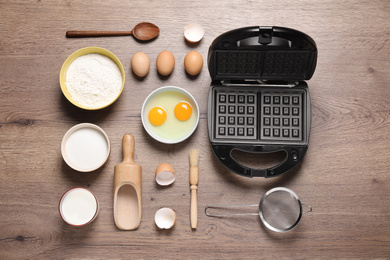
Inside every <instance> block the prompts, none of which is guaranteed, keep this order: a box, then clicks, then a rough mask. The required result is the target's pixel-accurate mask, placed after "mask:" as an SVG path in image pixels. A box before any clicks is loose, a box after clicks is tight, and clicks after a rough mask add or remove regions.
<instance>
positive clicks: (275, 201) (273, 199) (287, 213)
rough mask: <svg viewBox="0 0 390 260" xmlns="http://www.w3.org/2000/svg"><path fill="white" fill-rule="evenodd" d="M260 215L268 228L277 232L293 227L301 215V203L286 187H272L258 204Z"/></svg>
mask: <svg viewBox="0 0 390 260" xmlns="http://www.w3.org/2000/svg"><path fill="white" fill-rule="evenodd" d="M259 207H260V208H259V211H260V217H261V219H262V220H263V223H264V224H265V225H266V226H268V227H269V228H270V229H272V230H274V231H278V232H283V231H287V230H291V229H292V228H294V227H295V226H296V225H297V224H298V222H299V220H300V218H301V216H302V204H301V202H300V201H299V199H298V197H297V196H296V195H295V194H294V193H293V192H292V191H290V190H287V189H273V190H271V191H269V193H267V194H265V195H264V196H263V198H262V200H261V202H260V205H259Z"/></svg>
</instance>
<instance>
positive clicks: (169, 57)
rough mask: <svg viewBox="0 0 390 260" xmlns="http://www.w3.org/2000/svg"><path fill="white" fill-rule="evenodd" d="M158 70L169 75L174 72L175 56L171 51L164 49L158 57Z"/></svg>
mask: <svg viewBox="0 0 390 260" xmlns="http://www.w3.org/2000/svg"><path fill="white" fill-rule="evenodd" d="M156 66H157V71H158V73H160V74H161V75H163V76H168V75H169V74H171V73H172V71H173V68H174V67H175V57H174V56H173V54H172V53H171V52H169V51H162V52H160V54H159V55H158V56H157V59H156Z"/></svg>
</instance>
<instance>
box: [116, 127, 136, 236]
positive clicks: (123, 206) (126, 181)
mask: <svg viewBox="0 0 390 260" xmlns="http://www.w3.org/2000/svg"><path fill="white" fill-rule="evenodd" d="M134 145H135V141H134V136H133V135H131V134H125V135H124V136H123V138H122V147H123V161H122V162H121V163H120V164H117V165H116V166H115V168H114V220H115V224H116V226H117V227H118V228H119V229H122V230H134V229H136V228H137V227H138V226H139V224H140V222H141V205H142V203H141V202H142V196H141V192H142V167H141V166H140V165H138V164H136V163H135V162H134Z"/></svg>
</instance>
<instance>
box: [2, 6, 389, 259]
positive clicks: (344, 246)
mask: <svg viewBox="0 0 390 260" xmlns="http://www.w3.org/2000/svg"><path fill="white" fill-rule="evenodd" d="M389 13H390V2H388V1H384V0H383V1H380V0H372V1H364V0H357V1H344V2H340V1H336V0H325V1H309V0H298V1H249V0H248V1H233V0H214V1H206V0H201V1H199V0H198V1H193V0H189V1H119V0H110V1H106V0H97V1H93V2H89V1H81V0H66V1H59V0H57V1H45V0H36V1H33V0H30V1H21V0H16V1H0V259H27V258H28V259H34V258H35V259H44V258H48V259H57V258H135V259H161V258H162V259H183V258H189V259H199V258H202V259H203V258H206V259H221V258H233V259H242V258H247V259H262V258H264V259H272V258H274V259H281V258H309V259H312V258H318V259H332V258H388V257H389V256H390V131H389V129H390V102H389V100H390V73H389V68H390V35H389V31H390V20H389ZM143 21H146V22H151V23H154V24H156V25H157V26H158V27H159V28H160V35H159V36H158V37H157V38H156V39H155V40H154V41H151V42H148V43H141V42H138V41H136V40H135V39H134V38H133V37H114V38H82V39H68V38H66V37H65V33H66V31H68V30H101V31H103V30H104V31H114V30H115V31H120V30H129V28H132V27H133V26H134V25H135V24H137V23H139V22H143ZM194 22H196V23H199V24H201V25H202V26H203V27H204V28H205V36H204V38H203V40H202V41H201V42H200V43H199V44H196V45H192V44H187V43H186V42H185V40H184V37H183V28H184V26H185V25H187V24H189V23H194ZM252 25H278V26H285V27H291V28H294V29H298V30H301V31H303V32H305V33H307V34H309V35H310V36H311V37H312V38H314V39H315V41H316V42H317V46H318V50H319V58H318V64H317V68H316V72H315V74H314V76H313V78H312V79H311V80H310V81H308V84H309V89H310V94H311V102H312V127H311V136H310V145H309V150H308V152H307V154H306V156H305V158H304V160H303V163H302V164H301V165H300V166H299V167H298V168H297V169H294V170H293V171H292V172H290V173H288V174H286V175H284V176H281V177H278V178H275V179H246V178H243V177H239V176H237V175H234V174H232V173H229V172H228V171H227V170H226V169H225V168H224V167H223V166H222V165H221V164H220V163H219V162H218V161H217V159H216V158H214V155H213V154H212V151H211V149H210V147H209V142H208V135H207V116H206V114H207V113H206V112H207V98H208V90H209V86H210V82H211V80H210V77H209V74H208V70H207V66H206V62H205V64H204V67H203V69H202V71H201V73H200V75H198V76H197V77H189V76H187V74H186V73H185V70H184V66H183V60H184V57H185V55H186V53H188V52H189V51H191V50H196V51H198V52H200V53H201V54H202V56H203V58H204V60H205V61H206V60H207V59H206V57H207V51H208V47H209V46H210V44H211V42H212V41H213V39H214V38H215V37H217V36H218V35H220V34H221V33H223V32H226V31H228V30H231V29H235V28H239V27H244V26H252ZM87 46H98V47H103V48H106V49H108V50H110V51H111V52H113V53H114V54H115V55H116V56H117V57H118V58H119V59H120V60H121V62H122V64H123V66H124V68H125V71H126V85H125V89H124V91H123V93H122V95H121V97H120V98H119V99H118V100H117V102H115V103H114V104H113V105H112V106H110V107H108V108H106V109H103V110H100V111H84V110H81V109H78V108H76V107H74V106H73V105H72V104H70V103H69V102H68V101H67V100H66V99H65V97H64V96H63V95H62V93H61V91H60V87H59V82H58V78H59V71H60V69H61V66H62V63H63V62H64V61H65V59H66V58H67V57H68V56H69V55H70V54H71V53H72V52H74V51H76V50H77V49H80V48H82V47H87ZM163 50H169V51H171V52H172V53H173V54H174V56H175V58H176V66H175V69H174V71H173V73H172V74H171V75H170V76H169V77H160V76H159V75H158V74H157V71H156V66H155V60H156V57H157V55H158V53H159V52H161V51H163ZM137 51H143V52H145V53H147V54H148V56H149V58H150V60H151V68H150V72H149V74H148V76H147V77H146V78H144V79H138V78H136V77H135V76H134V75H133V73H132V72H131V68H130V59H131V56H132V54H134V53H135V52H137ZM165 85H173V86H180V87H183V88H184V89H186V90H188V91H189V92H190V93H191V94H192V95H193V96H194V97H195V99H196V100H197V101H198V104H199V108H200V122H199V126H198V128H197V130H196V132H195V133H194V135H193V136H192V137H191V138H190V139H189V140H187V141H185V142H183V143H180V144H176V145H165V144H160V143H158V142H156V141H154V140H152V139H151V138H150V137H149V136H148V135H147V133H146V132H145V131H144V129H143V127H142V125H141V119H140V110H141V106H142V103H143V101H144V99H145V98H146V97H147V95H148V94H149V93H150V92H151V91H153V90H154V89H156V88H157V87H160V86H165ZM81 122H90V123H94V124H97V125H99V126H100V127H102V128H103V129H104V130H105V131H106V133H107V134H108V136H109V138H110V141H111V149H112V152H111V155H110V158H109V160H108V162H107V164H106V165H105V166H104V167H103V168H101V169H99V170H97V171H95V172H93V173H77V172H75V171H73V170H72V169H70V168H69V167H68V166H67V165H66V163H65V162H64V161H63V159H62V157H61V153H60V144H61V139H62V137H63V135H64V134H65V132H66V131H67V130H68V129H69V128H70V127H72V126H73V125H75V124H77V123H81ZM125 133H131V134H133V135H134V137H135V141H136V146H135V150H136V153H135V161H136V162H137V163H138V164H140V165H141V166H142V183H143V187H142V192H143V193H142V197H143V200H142V203H143V204H142V221H141V224H140V226H139V228H138V229H137V230H135V231H131V232H126V231H121V230H119V229H117V228H116V227H115V224H114V218H113V196H112V194H113V187H114V185H113V182H114V166H115V165H116V164H118V163H120V162H121V159H122V149H121V140H122V136H123V134H125ZM190 149H198V150H199V154H200V161H201V164H200V165H199V184H198V187H199V189H198V208H199V214H198V227H197V229H196V230H191V228H190V225H189V223H190V192H189V190H190V189H189V162H188V153H189V150H190ZM246 159H247V158H245V160H246ZM254 159H256V158H254ZM274 159H275V158H270V159H269V160H264V161H261V162H264V163H269V161H273V160H274ZM162 162H168V163H170V164H171V165H172V166H173V167H174V169H175V172H176V177H177V179H176V181H175V183H174V184H173V185H172V186H170V187H167V188H161V187H159V186H158V185H157V184H156V183H155V180H154V172H155V170H156V168H157V166H158V165H159V164H160V163H162ZM75 186H81V187H88V188H89V189H90V190H91V191H93V192H94V193H95V195H96V196H97V197H98V199H99V202H100V206H101V210H100V213H99V216H98V217H97V219H96V220H95V221H94V222H93V223H92V224H90V225H88V226H86V227H82V228H73V227H70V226H68V225H66V224H65V223H64V222H63V221H62V220H61V218H60V216H59V213H58V201H59V199H60V197H61V195H62V194H63V193H64V192H65V191H66V190H67V189H69V188H71V187H75ZM276 186H285V187H288V188H290V189H292V190H294V191H295V192H296V193H297V194H298V195H299V196H300V198H301V199H302V201H303V202H304V203H308V204H310V205H312V207H313V212H312V213H310V214H308V215H305V216H304V217H303V219H302V222H301V223H300V224H299V226H298V227H297V228H296V229H294V230H293V231H292V232H289V233H286V234H275V233H273V232H271V231H268V230H266V229H265V228H264V226H263V225H262V224H261V221H260V219H259V218H258V217H257V216H244V217H243V216H237V217H230V218H209V217H206V216H205V215H204V213H203V209H204V207H205V206H206V205H209V204H256V203H258V202H259V201H260V198H261V196H262V194H264V192H265V191H267V190H268V189H270V188H273V187H276ZM161 207H170V208H172V209H174V210H175V211H176V213H177V222H176V225H175V226H174V228H173V229H171V230H168V231H161V230H158V228H157V227H156V226H155V224H154V220H153V218H154V214H155V212H156V211H157V210H158V209H159V208H161Z"/></svg>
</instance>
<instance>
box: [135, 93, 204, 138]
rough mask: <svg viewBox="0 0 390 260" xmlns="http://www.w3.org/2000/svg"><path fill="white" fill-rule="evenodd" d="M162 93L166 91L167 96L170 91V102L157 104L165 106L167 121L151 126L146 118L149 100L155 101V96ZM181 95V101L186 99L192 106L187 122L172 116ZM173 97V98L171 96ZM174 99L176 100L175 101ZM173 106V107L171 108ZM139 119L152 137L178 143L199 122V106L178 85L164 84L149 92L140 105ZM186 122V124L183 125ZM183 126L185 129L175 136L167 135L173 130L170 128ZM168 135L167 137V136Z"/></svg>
mask: <svg viewBox="0 0 390 260" xmlns="http://www.w3.org/2000/svg"><path fill="white" fill-rule="evenodd" d="M163 93H168V94H167V95H168V96H169V93H172V100H170V103H168V102H167V103H164V104H158V105H159V106H163V107H164V106H167V107H164V108H166V109H167V121H169V122H165V123H164V124H165V125H164V124H163V125H161V126H158V127H156V126H153V125H152V124H151V123H150V122H149V119H148V114H149V110H150V107H149V106H150V105H151V101H153V103H154V101H155V99H154V98H155V97H156V96H159V97H160V96H161V95H160V94H163ZM179 96H180V97H183V98H184V100H181V101H186V102H188V103H189V104H190V105H191V108H192V114H191V118H190V119H189V120H187V121H188V122H185V121H184V122H180V121H179V120H178V119H176V118H173V117H175V115H174V114H173V108H174V106H175V105H176V103H177V100H178V98H179ZM173 97H174V98H173ZM175 100H176V101H175ZM172 107H173V108H172ZM168 117H172V118H173V119H169V120H168ZM141 120H142V125H143V126H144V128H145V130H146V132H147V133H148V134H149V135H150V136H151V137H153V138H154V139H155V140H157V141H159V142H161V143H165V144H176V143H180V142H182V141H184V140H186V139H187V138H188V137H190V136H191V135H192V134H193V133H194V131H195V129H196V127H197V126H198V123H199V107H198V103H197V102H196V100H195V98H194V97H193V96H192V95H191V94H190V93H189V92H188V91H186V90H184V89H182V88H179V87H174V86H166V87H161V88H158V89H156V90H154V91H153V92H152V93H150V94H149V96H148V97H147V98H146V99H145V101H144V103H143V105H142V110H141ZM185 124H187V125H185ZM182 126H183V127H185V129H186V130H185V131H182V132H180V133H179V134H178V135H176V136H169V135H171V134H172V133H173V132H172V130H173V131H174V130H178V129H180V128H181V127H182ZM168 136H169V137H168Z"/></svg>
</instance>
